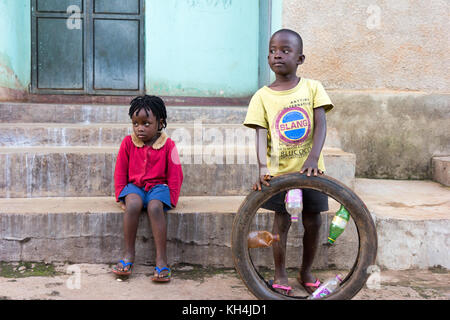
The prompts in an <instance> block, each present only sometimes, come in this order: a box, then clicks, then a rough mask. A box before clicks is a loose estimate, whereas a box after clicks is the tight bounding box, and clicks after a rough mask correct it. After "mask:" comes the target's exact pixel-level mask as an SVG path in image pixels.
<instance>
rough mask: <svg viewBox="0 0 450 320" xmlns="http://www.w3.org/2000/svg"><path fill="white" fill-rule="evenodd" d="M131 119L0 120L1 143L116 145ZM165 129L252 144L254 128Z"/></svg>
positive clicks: (176, 135) (189, 140)
mask: <svg viewBox="0 0 450 320" xmlns="http://www.w3.org/2000/svg"><path fill="white" fill-rule="evenodd" d="M131 132H132V128H131V124H130V123H128V122H127V123H93V124H80V123H77V124H74V123H0V137H1V138H0V147H2V146H4V147H33V146H49V147H56V146H63V147H68V146H85V147H93V146H96V147H102V146H112V147H117V146H119V145H120V143H121V142H122V139H123V138H124V137H125V136H126V135H129V134H131ZM166 133H167V134H168V135H169V137H171V138H172V140H174V141H175V143H176V144H177V146H179V147H184V146H192V145H193V144H200V143H201V144H203V145H210V144H223V145H228V146H230V145H231V146H233V145H248V146H251V147H253V146H254V145H255V130H254V129H250V128H247V127H245V126H243V125H242V124H229V123H227V124H220V125H217V124H211V123H201V122H192V123H174V124H170V125H169V127H168V128H167V129H166ZM325 146H327V147H333V148H340V140H339V137H338V134H337V131H336V130H334V129H332V128H330V129H329V130H328V132H327V139H326V142H325Z"/></svg>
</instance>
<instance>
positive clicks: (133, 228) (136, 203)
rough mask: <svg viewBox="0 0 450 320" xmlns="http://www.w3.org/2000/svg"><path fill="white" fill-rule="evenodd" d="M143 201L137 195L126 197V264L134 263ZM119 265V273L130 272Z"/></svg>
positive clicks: (124, 218)
mask: <svg viewBox="0 0 450 320" xmlns="http://www.w3.org/2000/svg"><path fill="white" fill-rule="evenodd" d="M142 206H143V204H142V199H141V197H140V196H138V195H137V194H135V193H130V194H128V195H127V196H126V197H125V213H124V215H123V234H124V240H125V254H124V258H123V260H124V262H134V256H135V242H136V233H137V228H138V223H139V215H140V213H141V211H142ZM129 268H130V266H126V267H125V268H124V267H123V266H122V264H121V263H118V264H117V266H116V269H117V270H119V271H125V270H128V269H129Z"/></svg>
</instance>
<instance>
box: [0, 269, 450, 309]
mask: <svg viewBox="0 0 450 320" xmlns="http://www.w3.org/2000/svg"><path fill="white" fill-rule="evenodd" d="M20 267H21V265H18V264H15V265H13V264H5V263H3V264H2V265H1V267H0V268H3V270H6V269H7V268H12V269H13V270H14V272H13V273H11V274H5V273H4V272H3V273H0V275H1V276H0V299H1V300H6V299H7V300H9V299H12V300H24V299H26V300H28V299H32V300H128V299H132V300H254V299H255V297H254V296H253V295H252V294H251V293H250V292H249V291H248V289H247V288H246V287H245V285H244V284H243V282H242V281H241V280H240V278H239V277H238V275H237V274H236V272H235V271H234V270H233V269H228V270H222V269H203V268H201V267H196V266H179V267H176V268H173V279H172V281H171V282H170V283H165V284H157V283H153V282H152V281H151V280H150V278H149V276H150V275H151V274H152V271H153V267H151V266H144V265H137V266H135V268H134V270H133V275H132V276H131V277H130V278H128V279H124V280H122V279H119V280H118V278H117V277H116V276H115V275H113V274H112V273H111V272H110V270H111V268H110V266H109V265H104V264H77V265H67V264H66V265H63V264H60V265H56V266H54V269H53V271H55V273H54V274H53V275H45V276H35V275H34V270H33V266H28V267H27V268H26V269H25V268H24V267H22V268H20ZM19 268H20V269H22V270H19ZM36 271H37V270H36ZM318 276H319V278H320V276H321V275H320V274H318ZM120 280H122V281H120ZM370 282H371V283H370V284H369V286H367V285H366V286H365V287H364V288H363V289H362V290H361V291H360V292H359V293H358V294H357V295H356V296H355V297H354V299H356V300H449V299H450V272H449V271H448V270H445V269H431V270H406V271H389V270H381V271H380V272H379V273H378V274H377V277H375V278H371V280H370ZM291 285H293V287H294V290H301V289H300V288H299V287H298V286H297V285H296V283H295V279H292V283H291Z"/></svg>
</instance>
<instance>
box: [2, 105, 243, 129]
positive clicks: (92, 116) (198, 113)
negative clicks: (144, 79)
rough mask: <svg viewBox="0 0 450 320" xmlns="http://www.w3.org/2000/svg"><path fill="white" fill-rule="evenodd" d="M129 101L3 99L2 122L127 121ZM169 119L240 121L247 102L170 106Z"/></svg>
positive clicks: (211, 121)
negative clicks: (88, 101) (87, 101)
mask: <svg viewBox="0 0 450 320" xmlns="http://www.w3.org/2000/svg"><path fill="white" fill-rule="evenodd" d="M128 109H129V106H128V105H122V106H121V105H97V104H88V105H77V104H45V103H12V102H0V122H4V123H23V122H28V123H49V122H50V123H62V122H64V123H118V122H119V123H120V122H122V123H127V122H129V121H130V117H129V116H128ZM166 109H167V122H168V123H169V125H170V124H171V123H182V122H194V121H199V122H200V121H201V122H203V123H217V124H221V123H235V124H241V123H242V122H243V121H244V119H245V115H246V113H247V106H242V107H234V106H206V107H204V106H181V107H180V106H167V108H166Z"/></svg>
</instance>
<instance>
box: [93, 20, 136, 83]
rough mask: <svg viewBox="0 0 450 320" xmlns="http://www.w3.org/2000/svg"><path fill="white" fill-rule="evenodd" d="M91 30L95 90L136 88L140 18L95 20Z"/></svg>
mask: <svg viewBox="0 0 450 320" xmlns="http://www.w3.org/2000/svg"><path fill="white" fill-rule="evenodd" d="M94 30H95V32H94V89H96V90H97V89H112V90H121V89H126V90H138V89H139V54H138V51H137V50H136V48H139V21H133V20H131V21H130V20H103V19H96V20H95V21H94ZM118 43H120V46H118V45H117V44H118Z"/></svg>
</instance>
